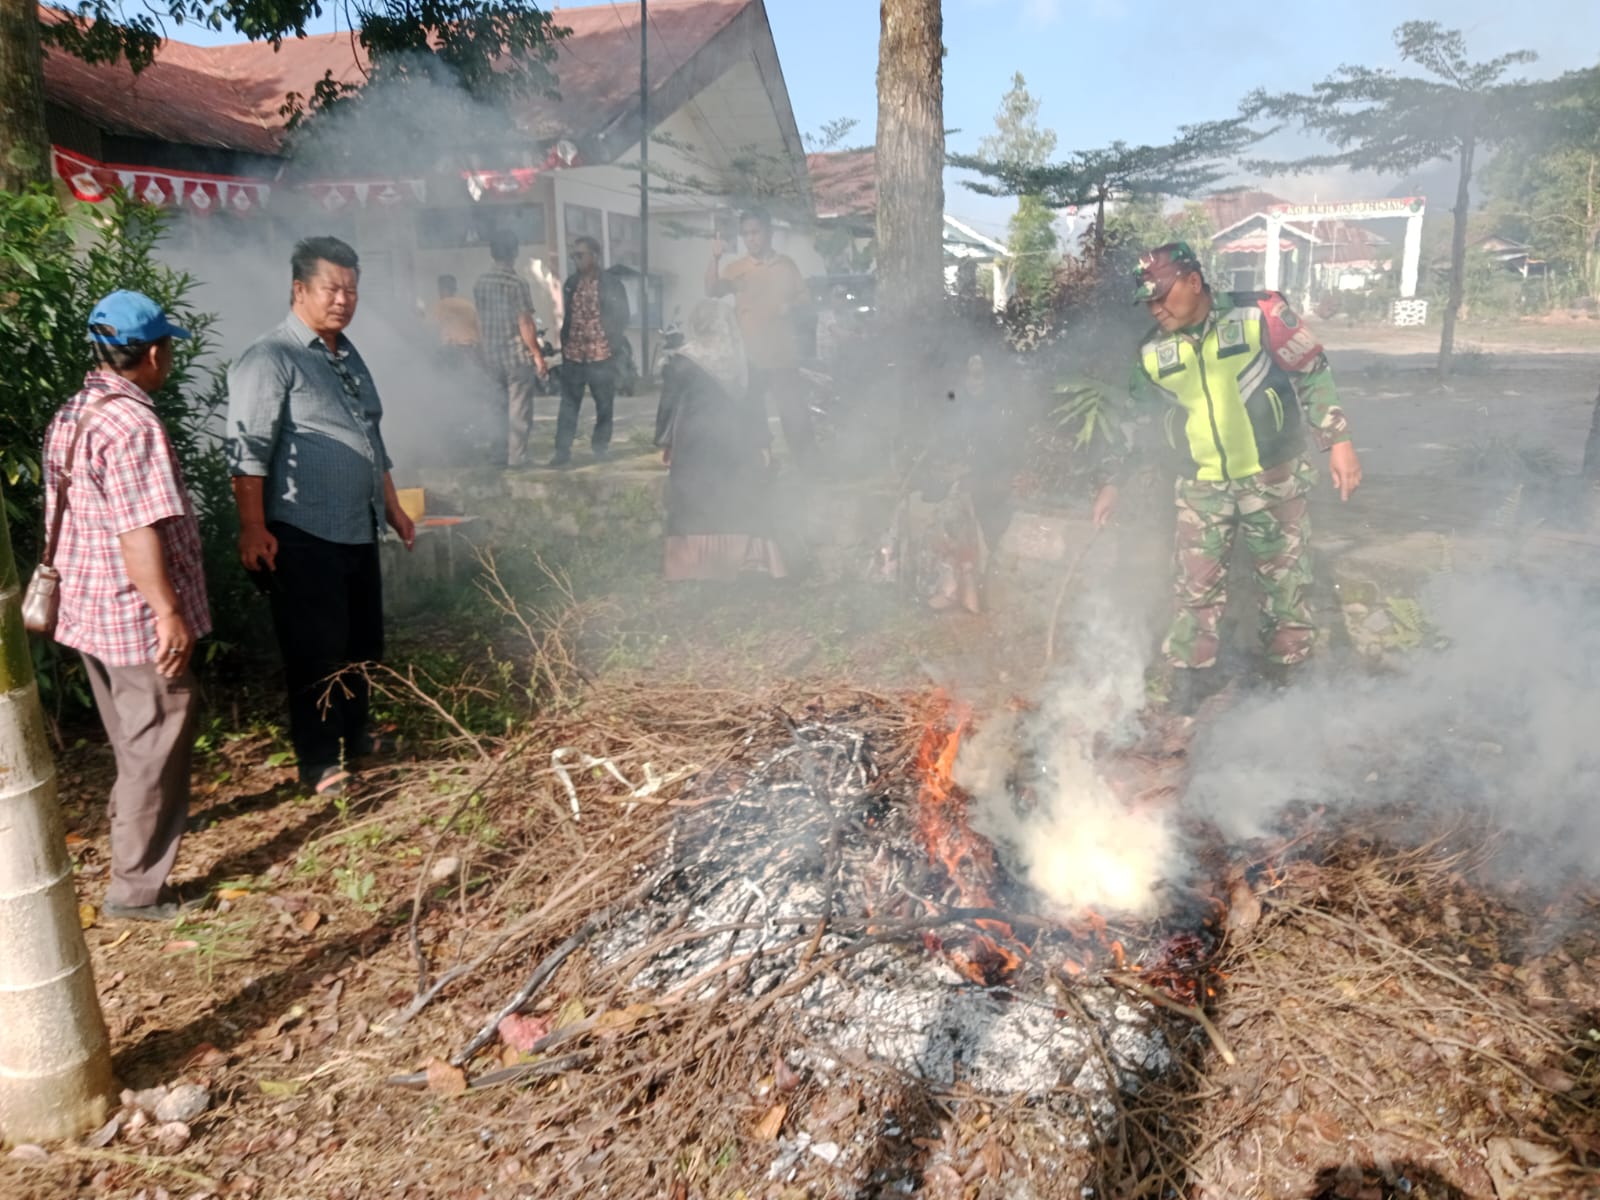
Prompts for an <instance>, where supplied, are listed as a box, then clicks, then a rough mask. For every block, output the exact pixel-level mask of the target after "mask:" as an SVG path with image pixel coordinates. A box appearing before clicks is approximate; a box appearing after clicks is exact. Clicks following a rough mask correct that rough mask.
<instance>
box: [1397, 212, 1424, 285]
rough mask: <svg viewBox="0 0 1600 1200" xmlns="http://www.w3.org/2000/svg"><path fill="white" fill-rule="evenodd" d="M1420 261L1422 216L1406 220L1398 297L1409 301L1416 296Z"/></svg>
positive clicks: (1419, 214) (1418, 214) (1416, 215)
mask: <svg viewBox="0 0 1600 1200" xmlns="http://www.w3.org/2000/svg"><path fill="white" fill-rule="evenodd" d="M1421 260H1422V214H1421V213H1415V214H1413V215H1412V216H1409V217H1407V218H1406V244H1405V253H1404V255H1403V256H1402V258H1401V260H1400V296H1401V298H1402V299H1405V300H1410V299H1411V298H1412V297H1413V296H1415V295H1416V294H1417V266H1418V264H1419V263H1420V262H1421Z"/></svg>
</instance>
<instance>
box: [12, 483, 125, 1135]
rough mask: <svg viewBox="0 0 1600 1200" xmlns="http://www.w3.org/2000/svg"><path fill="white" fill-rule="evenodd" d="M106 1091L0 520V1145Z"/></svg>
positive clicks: (97, 1119)
mask: <svg viewBox="0 0 1600 1200" xmlns="http://www.w3.org/2000/svg"><path fill="white" fill-rule="evenodd" d="M3 511H4V505H3V504H0V512H3ZM115 1092H116V1084H115V1082H114V1080H113V1079H112V1076H111V1049H110V1040H109V1039H108V1037H107V1036H106V1025H105V1019H104V1018H103V1017H102V1016H101V1013H100V1000H99V997H98V996H97V995H96V992H95V985H94V975H93V973H92V971H91V969H90V964H89V951H88V947H87V946H85V945H84V941H83V929H82V927H81V925H80V923H79V921H78V901H77V896H76V894H75V892H74V890H73V886H72V863H71V860H69V859H68V857H67V849H66V837H65V832H64V830H63V829H62V825H61V810H60V808H59V807H58V806H57V804H56V771H55V763H54V761H53V760H52V759H51V756H50V747H49V744H48V743H47V742H46V741H45V732H44V714H43V712H42V711H41V710H40V707H39V690H38V688H37V686H36V685H35V683H34V678H33V658H32V655H31V654H30V652H29V648H28V635H27V632H26V631H25V630H24V629H23V628H22V609H21V590H20V589H19V588H18V586H17V569H16V564H15V561H14V560H13V557H12V554H11V532H10V530H9V528H8V527H7V525H6V523H5V522H4V521H0V1132H3V1134H4V1137H5V1139H6V1141H8V1142H18V1141H43V1140H50V1139H56V1138H65V1137H75V1136H77V1135H79V1134H81V1133H84V1132H85V1131H87V1130H90V1129H93V1128H94V1127H95V1126H97V1125H99V1124H101V1123H102V1122H104V1120H105V1117H106V1113H107V1112H108V1111H109V1109H110V1106H111V1104H112V1097H113V1096H114V1095H115Z"/></svg>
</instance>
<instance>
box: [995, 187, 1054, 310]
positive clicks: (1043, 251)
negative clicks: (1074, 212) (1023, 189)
mask: <svg viewBox="0 0 1600 1200" xmlns="http://www.w3.org/2000/svg"><path fill="white" fill-rule="evenodd" d="M1008 230H1009V235H1010V236H1009V237H1008V238H1007V240H1006V250H1007V252H1008V253H1009V254H1010V255H1011V281H1012V284H1013V285H1014V286H1015V288H1016V291H1017V294H1018V295H1019V296H1021V297H1022V298H1023V299H1025V300H1027V301H1028V302H1029V303H1033V304H1039V303H1046V302H1048V300H1049V294H1050V286H1051V282H1052V280H1053V279H1054V278H1055V270H1056V263H1057V261H1058V260H1059V258H1060V255H1059V254H1058V253H1057V241H1056V227H1055V214H1054V213H1053V212H1051V211H1050V208H1049V206H1048V205H1046V204H1045V202H1044V200H1043V199H1042V198H1041V197H1039V196H1019V197H1018V198H1017V211H1016V212H1014V213H1013V214H1011V223H1010V225H1009V226H1008Z"/></svg>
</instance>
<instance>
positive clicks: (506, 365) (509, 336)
mask: <svg viewBox="0 0 1600 1200" xmlns="http://www.w3.org/2000/svg"><path fill="white" fill-rule="evenodd" d="M489 257H490V258H492V259H493V260H494V265H493V266H492V267H490V268H489V269H488V270H487V271H485V272H484V273H483V275H481V276H480V277H479V278H478V282H477V283H475V284H474V285H473V287H472V299H473V303H474V304H476V305H477V308H478V327H479V330H480V341H479V344H480V345H481V346H482V348H483V365H484V367H485V368H486V369H487V370H488V372H489V377H490V378H491V379H493V380H494V382H495V385H496V386H497V387H498V388H499V389H500V391H501V392H502V394H504V396H505V398H506V426H507V428H506V466H507V467H520V466H523V465H524V464H525V463H526V461H527V457H528V433H529V431H530V430H531V429H532V428H533V398H534V397H535V396H536V395H538V394H539V390H540V385H541V384H542V383H543V382H544V380H545V379H546V378H548V376H549V371H548V369H547V368H546V367H545V362H544V354H543V352H542V351H541V350H540V349H539V326H538V324H537V322H535V320H534V316H533V289H531V288H530V287H529V286H528V282H527V280H525V279H523V278H521V277H520V276H519V275H518V274H517V267H516V262H517V235H516V234H514V233H512V232H511V231H510V230H509V229H501V230H496V231H495V234H494V236H493V237H491V238H490V239H489Z"/></svg>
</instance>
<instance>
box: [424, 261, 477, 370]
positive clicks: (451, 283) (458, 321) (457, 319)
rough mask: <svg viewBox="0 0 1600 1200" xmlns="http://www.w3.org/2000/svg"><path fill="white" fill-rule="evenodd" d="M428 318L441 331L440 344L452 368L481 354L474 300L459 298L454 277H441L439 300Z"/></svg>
mask: <svg viewBox="0 0 1600 1200" xmlns="http://www.w3.org/2000/svg"><path fill="white" fill-rule="evenodd" d="M429 315H430V316H431V317H432V318H433V324H434V327H435V328H436V329H437V330H438V333H439V345H440V346H441V347H442V348H443V349H444V352H445V357H446V359H447V360H448V361H449V362H450V363H451V364H452V365H455V364H457V363H460V362H463V361H466V360H468V359H470V358H472V357H474V356H475V355H476V354H477V353H478V310H477V309H476V308H474V307H473V306H472V301H471V300H468V299H467V298H466V297H465V296H461V295H457V288H456V277H455V276H454V275H441V276H439V299H438V300H436V301H435V302H434V305H433V309H432V311H431V313H430V314H429Z"/></svg>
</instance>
